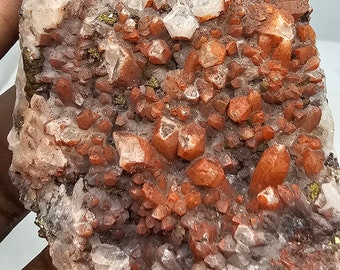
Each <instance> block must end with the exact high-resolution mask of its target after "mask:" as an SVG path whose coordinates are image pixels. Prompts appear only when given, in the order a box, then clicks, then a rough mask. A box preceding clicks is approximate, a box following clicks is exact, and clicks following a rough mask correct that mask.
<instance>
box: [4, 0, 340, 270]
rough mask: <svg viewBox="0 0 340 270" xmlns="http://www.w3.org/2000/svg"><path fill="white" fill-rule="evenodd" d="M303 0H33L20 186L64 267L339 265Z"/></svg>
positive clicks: (28, 3)
mask: <svg viewBox="0 0 340 270" xmlns="http://www.w3.org/2000/svg"><path fill="white" fill-rule="evenodd" d="M310 13H311V9H310V7H309V4H308V1H307V0H300V1H286V0H284V1H282V0H271V1H265V0H243V1H240V0H226V1H224V0H211V1H204V0H200V1H197V0H180V1H175V0H136V1H128V0H122V1H118V0H115V1H99V0H89V1H69V0H56V1H53V2H51V1H47V0H44V1H40V0H39V1H38V0H25V1H23V6H22V10H21V14H22V18H21V23H20V40H21V44H22V48H23V49H22V61H21V63H20V69H19V74H18V79H17V91H18V95H17V97H18V100H17V103H16V107H15V111H14V127H13V129H12V131H11V133H10V134H9V137H8V138H9V142H10V148H11V150H12V151H13V163H12V166H11V171H10V173H11V176H12V178H13V181H14V182H15V183H16V184H17V186H18V187H19V188H20V190H21V193H22V198H23V202H24V203H25V205H26V207H27V208H28V209H31V210H33V211H36V212H37V213H38V214H37V221H36V223H37V224H38V225H39V227H40V235H42V236H44V237H46V239H47V240H48V242H49V245H50V253H51V255H52V258H53V263H54V264H55V266H56V267H57V268H58V269H106V270H109V269H110V270H113V269H133V270H137V269H138V270H142V269H194V270H195V269H196V270H197V269H339V265H340V262H339V256H340V254H339V249H340V244H339V243H340V240H339V237H340V233H339V226H340V204H339V201H340V185H339V177H340V175H339V168H338V167H339V164H338V161H337V159H336V157H335V156H334V154H333V153H332V151H333V147H332V134H333V132H332V129H331V127H332V118H331V116H330V113H329V109H328V106H327V100H326V97H325V87H324V76H323V73H322V70H321V69H320V68H319V64H320V60H319V58H318V53H317V49H316V47H315V33H314V31H313V29H312V28H311V26H310V25H309V16H310Z"/></svg>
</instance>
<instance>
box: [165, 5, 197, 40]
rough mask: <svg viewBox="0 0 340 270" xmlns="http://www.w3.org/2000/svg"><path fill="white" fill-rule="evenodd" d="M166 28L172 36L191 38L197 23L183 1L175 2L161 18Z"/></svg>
mask: <svg viewBox="0 0 340 270" xmlns="http://www.w3.org/2000/svg"><path fill="white" fill-rule="evenodd" d="M163 22H164V24H165V27H166V29H167V30H168V32H169V34H170V36H171V37H172V38H183V39H191V37H192V35H193V34H194V33H195V30H196V29H197V28H198V27H199V23H198V21H197V20H196V18H195V16H194V15H193V14H192V12H191V11H190V9H189V7H188V6H187V5H186V4H184V3H177V4H176V5H174V6H173V8H172V10H171V12H170V13H169V14H168V15H167V16H165V18H164V19H163Z"/></svg>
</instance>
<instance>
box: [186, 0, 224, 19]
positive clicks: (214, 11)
mask: <svg viewBox="0 0 340 270" xmlns="http://www.w3.org/2000/svg"><path fill="white" fill-rule="evenodd" d="M187 5H188V6H189V8H190V9H191V11H192V13H193V14H194V15H195V16H196V18H198V19H199V20H200V21H207V20H210V19H213V18H216V17H218V16H219V15H220V13H221V12H222V11H223V10H224V0H187Z"/></svg>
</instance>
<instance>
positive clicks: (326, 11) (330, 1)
mask: <svg viewBox="0 0 340 270" xmlns="http://www.w3.org/2000/svg"><path fill="white" fill-rule="evenodd" d="M310 2H311V5H312V6H313V8H314V12H313V14H312V21H311V22H312V25H313V27H314V29H315V30H316V33H317V39H318V41H317V45H318V48H319V51H320V57H321V66H322V68H323V69H324V70H325V74H326V78H327V80H326V84H327V91H328V100H329V104H330V106H331V109H332V111H333V116H334V120H335V130H336V135H335V140H334V142H335V148H336V149H337V152H338V153H340V16H339V13H340V1H339V0H311V1H310ZM0 38H1V37H0ZM18 58H19V48H18V45H16V46H15V47H14V48H12V49H11V51H10V52H9V53H8V54H7V55H6V56H5V57H4V58H3V59H2V60H1V61H0V74H1V75H0V93H2V92H3V91H5V90H6V89H8V88H9V87H10V86H12V85H13V84H14V78H15V72H16V67H17V62H18ZM0 117H1V116H0ZM338 134H339V135H338ZM33 221H34V215H33V214H30V215H29V216H28V217H27V218H26V219H25V220H24V221H23V222H22V223H21V224H20V226H17V228H16V229H15V230H14V231H13V232H12V233H11V234H10V235H9V236H8V237H7V238H6V239H5V240H4V241H3V242H2V243H1V244H0V269H6V270H18V269H22V268H23V267H24V266H25V265H26V264H27V263H28V262H29V261H30V260H31V259H32V258H34V257H35V256H36V255H37V254H38V253H39V252H40V250H42V249H43V248H44V246H45V245H46V242H45V241H44V240H42V239H39V238H38V237H37V227H35V226H34V225H33Z"/></svg>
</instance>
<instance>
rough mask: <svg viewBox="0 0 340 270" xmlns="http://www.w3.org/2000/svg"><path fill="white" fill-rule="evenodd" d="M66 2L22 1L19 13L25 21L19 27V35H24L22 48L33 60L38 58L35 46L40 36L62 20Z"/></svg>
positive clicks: (60, 0)
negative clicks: (28, 51) (29, 53)
mask: <svg viewBox="0 0 340 270" xmlns="http://www.w3.org/2000/svg"><path fill="white" fill-rule="evenodd" d="M68 2H70V0H53V1H49V0H33V1H23V5H22V9H21V12H22V16H23V17H25V18H27V20H25V21H24V22H23V23H22V24H21V25H20V33H21V35H23V34H24V35H25V39H23V44H22V47H27V48H28V49H29V50H30V51H31V52H32V54H33V57H34V58H35V57H38V56H39V51H38V48H37V47H36V46H38V44H39V37H40V35H41V34H43V33H44V32H45V31H46V30H48V29H51V28H55V27H57V26H58V24H59V23H60V22H61V21H62V19H63V16H64V7H65V6H66V4H67V3H68Z"/></svg>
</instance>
